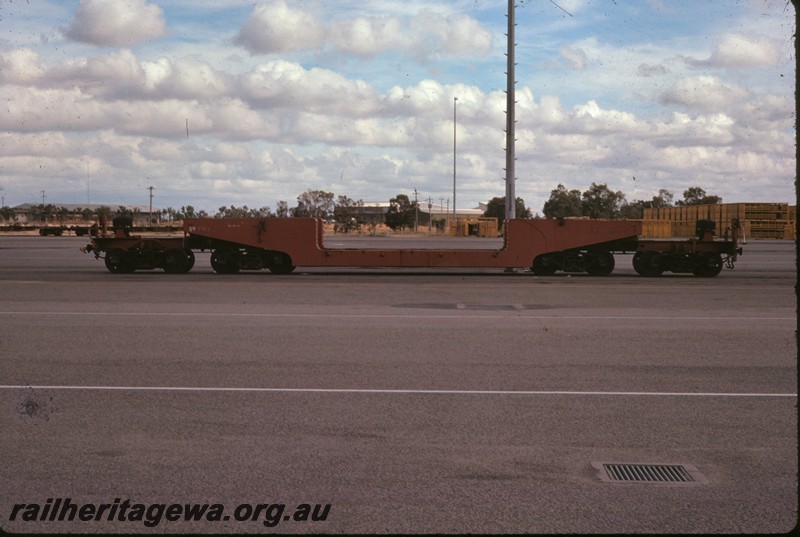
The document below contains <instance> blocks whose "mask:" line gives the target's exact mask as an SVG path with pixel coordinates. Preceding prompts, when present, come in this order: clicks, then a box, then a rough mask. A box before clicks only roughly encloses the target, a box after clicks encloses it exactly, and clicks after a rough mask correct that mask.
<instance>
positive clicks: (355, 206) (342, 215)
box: [333, 196, 364, 232]
mask: <svg viewBox="0 0 800 537" xmlns="http://www.w3.org/2000/svg"><path fill="white" fill-rule="evenodd" d="M363 207H364V200H358V201H355V200H353V199H352V198H350V197H348V196H339V197H338V198H337V200H336V207H334V209H333V217H334V220H336V223H337V224H340V227H341V228H342V229H343V230H344V231H345V232H347V231H348V230H349V229H350V227H351V226H352V225H353V224H356V225H357V224H358V219H359V216H360V215H361V209H362V208H363Z"/></svg>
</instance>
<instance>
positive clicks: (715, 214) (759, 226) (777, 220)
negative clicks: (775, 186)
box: [642, 203, 797, 240]
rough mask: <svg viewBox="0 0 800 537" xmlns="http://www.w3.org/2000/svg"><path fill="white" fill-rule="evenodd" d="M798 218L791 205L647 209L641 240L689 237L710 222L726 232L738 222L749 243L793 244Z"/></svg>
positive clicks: (757, 204)
mask: <svg viewBox="0 0 800 537" xmlns="http://www.w3.org/2000/svg"><path fill="white" fill-rule="evenodd" d="M796 215H797V206H795V205H789V204H788V203H718V204H714V205H689V206H686V207H662V208H659V209H645V210H644V217H643V220H642V236H643V237H652V238H671V237H690V236H692V235H693V234H694V232H695V222H697V221H698V220H711V221H712V222H714V223H715V224H716V228H717V230H725V229H727V228H729V227H730V226H731V222H732V221H733V220H735V219H738V220H739V222H740V223H741V225H742V229H743V232H744V233H743V234H744V237H745V238H747V239H790V240H794V239H795V238H796V228H795V221H796Z"/></svg>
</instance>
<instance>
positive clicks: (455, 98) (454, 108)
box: [453, 97, 458, 220]
mask: <svg viewBox="0 0 800 537" xmlns="http://www.w3.org/2000/svg"><path fill="white" fill-rule="evenodd" d="M457 102H458V97H453V219H454V220H455V217H456V103H457Z"/></svg>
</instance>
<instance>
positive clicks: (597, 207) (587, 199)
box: [581, 183, 625, 219]
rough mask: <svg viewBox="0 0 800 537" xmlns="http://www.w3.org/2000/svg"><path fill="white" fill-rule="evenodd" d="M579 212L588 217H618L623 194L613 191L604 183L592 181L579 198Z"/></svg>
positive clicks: (622, 203) (623, 197)
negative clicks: (599, 183)
mask: <svg viewBox="0 0 800 537" xmlns="http://www.w3.org/2000/svg"><path fill="white" fill-rule="evenodd" d="M581 201H582V203H581V213H582V214H583V215H584V216H588V217H589V218H605V219H612V218H618V217H619V215H620V209H621V208H622V206H623V205H624V204H625V194H623V193H622V192H615V191H613V190H611V189H610V188H608V185H606V184H605V183H603V184H601V185H598V184H596V183H592V185H591V186H590V187H589V189H588V190H586V191H585V192H584V193H583V196H582V198H581Z"/></svg>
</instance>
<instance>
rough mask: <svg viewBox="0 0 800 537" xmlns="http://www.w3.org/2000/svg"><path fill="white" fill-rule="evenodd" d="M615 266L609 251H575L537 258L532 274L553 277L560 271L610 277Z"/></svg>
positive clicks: (553, 253) (532, 267) (549, 254)
mask: <svg viewBox="0 0 800 537" xmlns="http://www.w3.org/2000/svg"><path fill="white" fill-rule="evenodd" d="M614 266H615V261H614V255H613V254H612V253H611V252H610V251H608V250H575V251H566V252H552V253H547V254H541V255H539V256H536V259H534V260H533V265H532V266H531V272H533V273H534V274H535V275H537V276H552V275H553V274H555V273H556V272H558V271H561V272H570V273H581V272H586V273H588V274H590V275H592V276H608V275H609V274H611V273H612V272H613V271H614Z"/></svg>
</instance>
